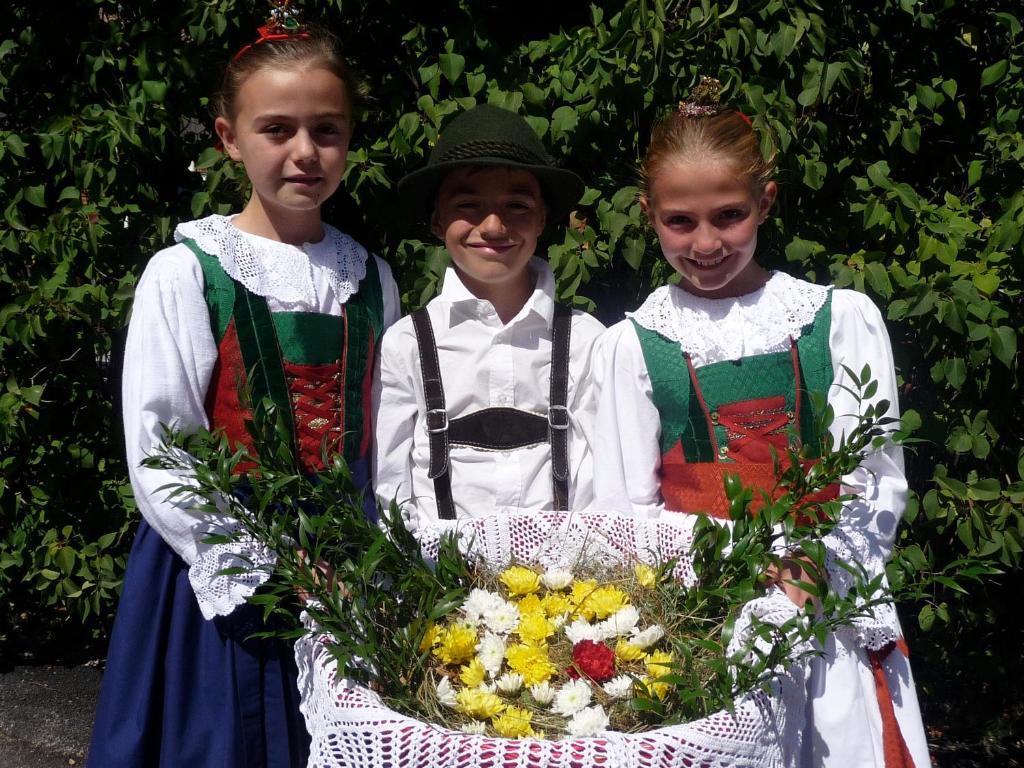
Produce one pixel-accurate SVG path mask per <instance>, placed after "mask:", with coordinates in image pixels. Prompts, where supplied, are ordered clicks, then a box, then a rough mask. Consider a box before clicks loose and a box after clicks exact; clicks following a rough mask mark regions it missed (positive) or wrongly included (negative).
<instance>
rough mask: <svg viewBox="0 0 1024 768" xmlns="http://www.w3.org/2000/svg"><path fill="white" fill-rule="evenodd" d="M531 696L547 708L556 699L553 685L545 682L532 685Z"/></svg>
mask: <svg viewBox="0 0 1024 768" xmlns="http://www.w3.org/2000/svg"><path fill="white" fill-rule="evenodd" d="M530 695H531V696H533V700H534V701H536V702H537V703H538V704H540V705H541V706H542V707H546V706H547V705H548V704H550V703H551V701H552V700H553V699H554V698H555V689H554V688H552V687H551V683H549V682H548V681H547V680H545V681H544V682H543V683H537V684H536V685H531V686H530Z"/></svg>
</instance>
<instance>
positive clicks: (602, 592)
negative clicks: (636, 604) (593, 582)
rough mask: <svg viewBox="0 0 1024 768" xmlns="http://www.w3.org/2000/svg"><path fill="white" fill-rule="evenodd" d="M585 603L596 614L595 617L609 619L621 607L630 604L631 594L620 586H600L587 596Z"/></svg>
mask: <svg viewBox="0 0 1024 768" xmlns="http://www.w3.org/2000/svg"><path fill="white" fill-rule="evenodd" d="M585 605H586V607H587V608H588V609H589V610H590V611H591V612H592V613H593V614H594V616H593V618H597V619H607V618H608V617H609V616H611V615H612V614H613V613H615V612H616V611H617V610H619V609H620V608H623V607H625V606H627V605H629V595H627V594H626V593H625V592H623V591H622V590H621V589H619V588H618V587H611V586H604V587H598V588H597V589H595V590H594V591H593V593H591V595H590V597H588V598H587V600H586V603H585ZM588 618H590V617H588Z"/></svg>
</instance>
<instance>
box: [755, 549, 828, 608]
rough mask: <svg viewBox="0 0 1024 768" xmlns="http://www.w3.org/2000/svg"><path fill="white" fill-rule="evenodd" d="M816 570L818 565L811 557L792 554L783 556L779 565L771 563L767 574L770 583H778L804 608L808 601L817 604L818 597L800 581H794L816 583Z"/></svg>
mask: <svg viewBox="0 0 1024 768" xmlns="http://www.w3.org/2000/svg"><path fill="white" fill-rule="evenodd" d="M816 570H817V566H815V565H814V563H813V562H812V561H811V560H810V558H808V557H806V556H804V555H795V556H793V555H791V556H787V557H783V558H782V561H781V563H780V564H779V566H778V567H776V566H775V565H770V566H769V567H768V571H767V573H766V574H765V575H766V576H767V578H768V582H769V583H771V584H776V585H778V587H779V588H780V589H781V590H782V591H783V592H785V593H786V597H788V598H789V599H790V600H792V601H793V603H794V604H795V605H796V606H797V607H798V608H803V607H804V606H805V605H807V603H808V601H811V602H814V603H815V605H817V602H818V598H817V596H815V595H813V594H811V593H810V592H808V591H807V590H806V589H804V588H803V587H801V586H800V584H799V583H793V582H804V583H807V584H814V583H815V578H814V573H815V571H816Z"/></svg>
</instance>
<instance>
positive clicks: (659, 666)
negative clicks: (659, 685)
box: [644, 651, 672, 680]
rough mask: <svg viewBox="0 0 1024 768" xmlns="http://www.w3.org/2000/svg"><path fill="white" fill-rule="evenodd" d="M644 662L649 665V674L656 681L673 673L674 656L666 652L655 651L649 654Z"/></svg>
mask: <svg viewBox="0 0 1024 768" xmlns="http://www.w3.org/2000/svg"><path fill="white" fill-rule="evenodd" d="M644 661H645V662H646V664H647V674H648V675H650V676H651V677H653V678H654V679H655V680H658V679H659V678H661V677H663V676H665V675H667V674H669V673H670V672H671V671H672V654H671V653H668V652H666V651H654V652H653V653H650V654H648V655H647V658H645V659H644Z"/></svg>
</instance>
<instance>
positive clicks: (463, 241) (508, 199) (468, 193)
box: [430, 166, 547, 295]
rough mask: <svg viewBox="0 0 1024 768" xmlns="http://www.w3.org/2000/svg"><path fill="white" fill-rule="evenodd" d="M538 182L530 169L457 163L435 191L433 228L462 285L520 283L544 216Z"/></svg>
mask: <svg viewBox="0 0 1024 768" xmlns="http://www.w3.org/2000/svg"><path fill="white" fill-rule="evenodd" d="M546 216H547V214H546V209H545V207H544V199H543V197H542V196H541V191H540V184H539V183H538V182H537V178H536V177H535V176H534V175H533V174H532V173H530V172H529V171H524V170H521V169H518V168H508V167H502V166H498V167H494V168H489V167H473V166H470V167H466V168H457V169H456V170H454V171H452V172H451V173H449V174H448V175H447V176H445V178H444V181H442V182H441V187H440V189H439V190H438V192H437V200H436V202H435V204H434V215H433V217H432V218H431V220H430V227H431V231H432V232H433V233H434V234H435V235H437V236H438V237H440V238H441V239H442V240H444V244H445V247H446V248H447V249H448V253H450V254H451V257H452V263H453V264H454V265H455V268H456V269H457V270H458V272H459V274H460V276H461V277H462V279H463V282H465V283H466V287H467V288H469V289H470V291H473V292H474V293H477V294H478V295H479V294H480V291H479V289H478V287H479V288H486V290H487V291H488V292H489V291H490V290H493V289H494V288H496V287H509V288H521V287H523V285H524V284H525V283H527V282H529V280H530V275H529V270H528V269H527V267H528V265H529V263H530V257H531V256H533V254H534V251H535V250H536V248H537V238H538V237H539V236H540V233H541V232H543V231H544V222H545V220H546Z"/></svg>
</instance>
